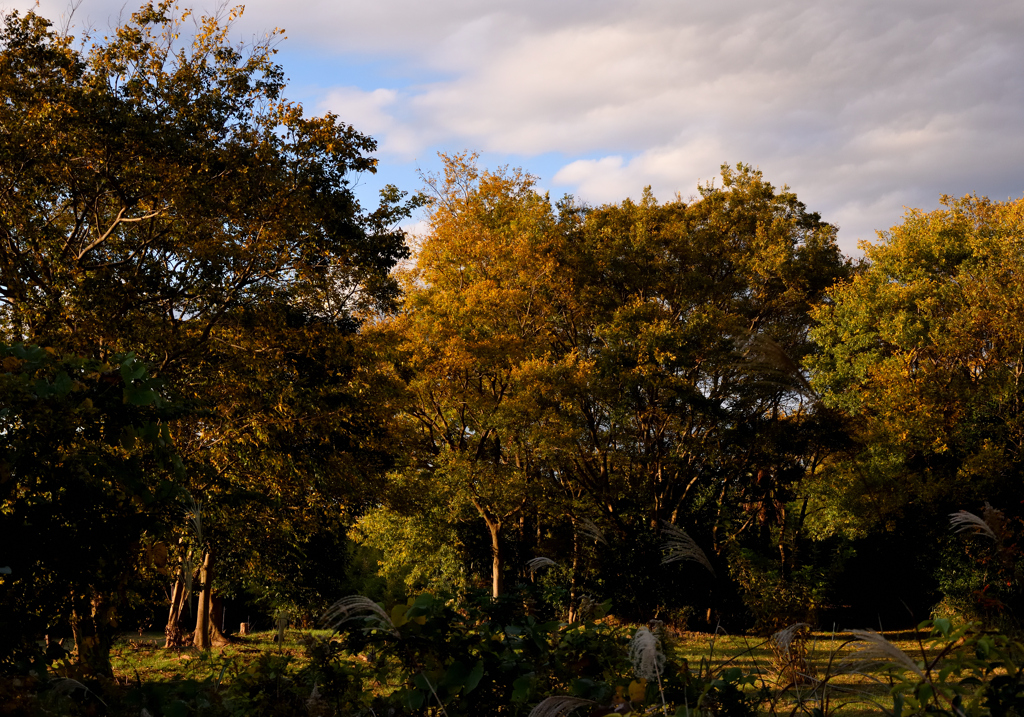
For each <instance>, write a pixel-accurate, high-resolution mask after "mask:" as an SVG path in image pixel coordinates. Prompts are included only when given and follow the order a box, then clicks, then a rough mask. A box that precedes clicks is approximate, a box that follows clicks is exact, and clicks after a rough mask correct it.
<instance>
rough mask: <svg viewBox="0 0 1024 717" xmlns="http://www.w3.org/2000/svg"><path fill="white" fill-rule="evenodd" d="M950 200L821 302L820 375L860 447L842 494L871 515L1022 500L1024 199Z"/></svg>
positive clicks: (900, 229)
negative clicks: (1017, 482) (1018, 479)
mask: <svg viewBox="0 0 1024 717" xmlns="http://www.w3.org/2000/svg"><path fill="white" fill-rule="evenodd" d="M943 205H944V206H943V208H941V209H939V210H936V211H934V212H930V213H926V212H922V211H919V210H911V211H908V213H907V215H906V216H905V217H904V221H903V223H902V224H900V225H898V226H896V227H893V228H892V229H891V230H890V231H888V232H884V233H882V234H881V241H880V242H879V243H877V244H865V245H864V250H865V255H866V259H867V263H866V264H865V265H864V266H863V267H862V270H861V271H860V272H859V273H858V274H857V275H856V276H855V277H853V278H852V279H851V280H850V281H848V282H845V283H843V284H840V285H838V286H836V287H835V288H834V289H832V290H831V291H830V292H829V295H828V299H827V300H826V301H825V302H823V303H822V304H821V305H819V306H818V307H817V308H816V309H815V311H814V317H815V319H816V321H817V326H816V328H815V329H814V331H813V337H814V339H815V341H816V342H817V343H818V345H819V346H820V351H819V352H818V353H816V354H814V355H813V356H811V357H810V358H809V360H808V365H809V366H810V367H811V370H812V377H813V378H812V381H813V383H814V386H815V387H816V388H817V389H818V390H819V391H821V393H822V396H823V400H824V402H825V403H826V404H827V405H829V406H831V407H833V408H835V409H837V410H840V411H843V412H845V413H846V414H847V415H848V416H849V417H850V418H851V419H852V421H853V426H854V427H855V429H856V433H857V437H858V440H859V445H860V450H859V451H857V452H853V453H852V458H851V459H849V460H847V461H846V462H845V463H844V464H842V465H839V466H837V468H838V469H839V471H840V472H841V473H842V474H843V480H839V481H837V482H836V484H835V488H837V489H838V490H837V491H836V493H837V495H838V496H839V497H840V498H842V497H844V496H845V497H846V498H847V500H846V507H847V508H848V509H851V510H857V509H858V508H860V514H861V517H862V518H864V519H866V520H867V521H868V522H869V524H870V522H871V521H874V520H877V519H882V520H887V519H894V518H896V517H897V516H899V515H900V514H901V512H903V511H904V510H905V509H907V508H908V506H913V505H922V504H923V505H926V506H930V507H931V509H932V510H933V511H934V512H933V513H932V519H933V520H934V519H935V518H937V517H938V516H939V515H942V514H943V513H948V512H949V510H950V509H952V508H959V507H960V506H963V505H977V504H980V503H981V502H983V501H984V500H990V501H992V502H994V503H996V504H1002V505H1009V504H1010V503H1011V502H1013V503H1016V501H1017V500H1019V496H1018V493H1019V491H1017V489H1016V488H1015V487H1014V486H1013V485H1012V483H1013V481H1012V480H1009V476H1011V475H1015V474H1016V473H1017V471H1018V470H1019V466H1020V462H1021V459H1022V456H1021V455H1020V446H1021V445H1022V444H1021V440H1020V439H1021V432H1022V429H1024V422H1022V415H1021V412H1020V405H1021V402H1020V386H1019V381H1018V377H1019V375H1020V372H1021V370H1022V363H1021V356H1024V353H1022V351H1024V333H1022V331H1021V322H1020V320H1019V317H1020V314H1021V306H1022V301H1024V294H1022V293H1021V285H1020V282H1019V281H1018V280H1017V277H1018V276H1019V274H1020V271H1021V261H1022V259H1021V257H1022V256H1024V253H1022V252H1021V228H1022V226H1024V200H1018V201H1008V202H1005V203H1000V202H993V201H990V200H988V199H985V198H978V197H973V196H967V197H964V198H962V199H952V198H949V197H944V198H943ZM1003 496H1005V500H1004V499H1003Z"/></svg>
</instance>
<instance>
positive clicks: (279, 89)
mask: <svg viewBox="0 0 1024 717" xmlns="http://www.w3.org/2000/svg"><path fill="white" fill-rule="evenodd" d="M185 16H187V13H186V14H185ZM233 17H234V13H233V14H232V15H230V16H229V17H228V18H227V20H226V21H222V20H221V19H218V18H215V17H208V18H203V19H202V20H201V21H200V23H199V25H198V31H197V32H196V34H195V36H194V37H193V38H192V41H191V43H190V44H186V45H184V46H182V47H179V46H178V44H177V43H178V38H179V34H180V32H181V22H182V20H183V19H184V16H183V17H180V18H176V17H174V8H173V6H172V5H171V4H170V3H168V2H163V3H160V4H157V5H153V4H150V5H146V6H145V7H143V8H142V9H141V10H140V11H139V12H137V13H135V14H134V15H133V16H132V19H131V21H129V22H128V23H126V24H125V25H123V26H122V27H119V28H117V30H116V31H115V32H114V33H112V35H111V36H110V37H108V38H104V39H103V40H102V41H97V42H94V43H92V44H87V45H84V46H83V49H80V50H79V49H76V48H75V46H74V44H73V42H72V38H70V37H67V36H62V35H58V34H55V33H53V32H52V31H51V30H50V29H49V23H48V22H47V21H46V20H44V19H43V18H41V17H39V16H38V15H36V14H34V13H29V14H28V15H25V16H23V17H22V16H20V15H18V14H17V13H12V14H9V15H7V16H6V17H5V19H4V25H3V31H2V32H3V34H2V37H0V96H3V97H4V102H2V103H0V126H3V127H4V132H3V133H0V187H2V189H0V299H2V301H0V334H2V336H3V338H4V339H6V340H7V341H9V342H18V341H28V342H34V343H37V344H42V345H45V346H47V347H51V348H53V349H55V350H56V351H57V352H58V353H59V354H62V355H64V354H68V355H77V356H83V357H87V358H94V359H96V360H99V361H105V360H107V359H108V358H109V357H110V356H112V355H115V354H117V353H118V352H128V351H134V352H135V353H136V355H137V356H138V357H139V359H140V360H143V361H145V362H148V363H150V364H152V365H153V367H154V368H153V373H154V375H156V376H158V377H160V378H161V379H162V380H164V382H165V385H166V390H167V391H168V392H169V393H170V394H172V395H174V396H175V397H176V398H175V400H176V401H177V402H178V403H179V404H180V405H181V406H183V407H184V408H186V409H187V413H188V418H187V419H184V418H183V419H182V420H180V421H179V422H178V423H177V425H176V431H175V440H176V443H177V445H178V447H179V449H180V451H181V454H182V458H183V460H184V461H185V463H186V464H187V466H188V470H187V472H186V475H187V478H186V480H185V485H184V486H183V487H185V488H187V489H188V490H189V491H190V492H191V493H192V494H193V495H195V496H196V497H197V498H200V499H203V500H204V503H205V508H206V510H207V511H208V513H209V521H208V527H209V531H208V538H209V540H210V541H213V542H210V543H209V545H211V546H212V545H215V544H216V545H220V548H219V549H218V550H217V551H216V552H217V560H216V561H214V560H213V558H212V557H211V558H210V559H209V561H207V559H206V556H204V557H203V562H209V563H210V567H211V571H212V574H215V572H216V569H217V565H218V564H220V565H224V566H228V565H231V566H235V567H237V568H239V569H244V570H249V571H257V572H258V571H262V572H263V574H264V576H266V575H268V574H269V573H270V570H268V568H267V566H265V565H261V559H260V558H261V554H262V555H265V554H267V553H276V554H280V553H282V552H287V550H286V548H284V547H282V545H281V543H282V542H291V543H295V536H296V535H297V534H300V533H301V532H302V530H301V529H300V528H298V527H297V526H302V528H305V527H309V528H310V529H311V530H314V529H315V528H316V526H310V525H308V523H309V522H314V521H315V520H317V518H315V516H326V515H328V514H329V513H335V514H336V513H337V512H338V510H339V506H340V505H341V504H343V503H345V502H349V501H351V500H354V499H358V494H359V493H360V492H361V491H364V490H365V489H366V487H365V486H364V485H362V483H363V480H364V479H365V478H367V477H368V476H370V475H372V474H373V473H374V472H375V471H376V468H377V466H379V465H381V463H382V462H386V461H387V457H386V455H385V452H384V451H382V450H380V447H381V445H382V444H381V443H378V442H376V440H377V438H378V437H379V434H380V430H381V429H380V425H379V422H378V421H377V418H376V415H375V413H374V412H373V411H372V410H369V409H368V408H367V403H366V399H367V396H368V395H369V391H368V390H367V388H366V384H367V381H366V377H365V376H363V375H362V374H361V367H360V365H359V361H360V357H361V355H362V352H363V351H364V349H363V348H361V347H360V345H359V340H358V337H357V336H356V334H355V331H356V329H357V327H358V325H359V321H360V315H361V314H364V313H373V312H378V311H381V310H386V309H387V308H388V307H389V306H390V305H391V304H392V302H393V301H394V298H395V295H396V291H397V285H396V283H395V281H394V280H393V279H392V278H391V277H390V275H389V272H390V269H391V268H392V267H393V266H394V264H395V262H396V261H397V260H399V259H400V258H402V257H403V256H405V252H406V250H405V247H404V241H403V235H402V233H401V232H400V231H397V230H395V229H394V225H395V223H396V222H397V221H398V220H400V219H401V218H402V217H404V216H406V215H407V214H408V207H407V206H405V205H403V204H402V195H401V193H400V192H398V191H397V190H396V189H394V188H388V189H386V190H385V191H384V192H383V193H382V204H381V206H380V208H379V209H377V210H375V211H373V212H369V213H368V212H365V211H364V210H363V209H362V208H361V207H360V206H359V204H358V202H357V201H356V199H355V197H354V195H353V193H352V191H351V185H350V181H351V177H352V176H353V175H354V174H355V173H358V172H365V171H373V169H374V166H375V160H374V159H373V158H372V157H370V156H368V153H369V152H372V151H373V150H374V148H375V144H374V142H373V140H372V139H370V138H369V137H366V136H365V135H362V134H360V133H359V132H357V131H356V130H354V129H353V128H351V127H349V126H347V125H345V124H343V123H341V122H339V121H338V118H337V117H335V116H334V115H330V114H328V115H325V116H323V117H306V116H304V114H303V112H302V108H301V107H300V106H298V105H296V104H294V103H292V102H289V101H287V100H286V99H285V98H284V97H283V94H282V93H283V90H284V80H283V71H282V69H281V68H280V67H279V66H278V65H275V64H274V63H273V61H272V58H273V52H274V50H273V43H274V37H275V35H273V34H272V35H271V36H269V37H267V38H264V39H263V40H261V41H257V42H256V43H255V44H252V45H248V46H247V45H233V44H232V43H231V42H230V41H229V39H228V35H229V32H230V27H231V20H232V19H233ZM371 444H372V445H371ZM353 494H356V495H355V497H353ZM306 507H309V508H310V510H308V511H304V510H302V509H303V508H306ZM282 511H286V513H287V514H288V515H289V519H287V520H281V519H280V516H281V512H282ZM178 524H179V526H180V527H179V531H182V530H183V529H184V521H183V520H179V521H178ZM242 552H244V553H245V554H246V557H244V558H243V557H242V556H241V553H242ZM236 577H237V579H236V580H235V582H236V584H238V583H245V582H246V580H245V579H244V576H241V575H239V576H236ZM256 582H257V581H256V580H255V579H252V580H249V581H248V583H249V584H254V583H256ZM217 584H218V580H217V579H216V578H212V579H207V580H204V585H206V586H207V587H206V589H207V590H209V589H211V586H216V585H217ZM221 584H222V585H223V583H221ZM204 640H205V637H204V636H203V635H200V642H203V641H204Z"/></svg>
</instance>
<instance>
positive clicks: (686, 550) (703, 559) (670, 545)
mask: <svg viewBox="0 0 1024 717" xmlns="http://www.w3.org/2000/svg"><path fill="white" fill-rule="evenodd" d="M663 526H664V527H663V532H664V533H665V534H666V535H667V536H668V539H667V540H666V541H665V542H664V543H663V544H662V548H664V549H665V551H666V552H665V557H664V558H662V559H661V564H662V565H668V564H669V563H675V562H677V561H680V560H692V561H693V562H695V563H700V564H701V565H703V566H704V567H705V568H707V569H708V572H710V573H711V574H712V575H714V574H715V569H714V568H713V567H711V561H710V560H708V556H707V555H705V554H704V551H703V550H701V549H700V546H699V545H697V543H695V542H694V540H693V538H691V537H690V536H689V535H687V534H686V531H685V530H683V529H682V528H679V527H677V526H675V525H673V524H672V523H669V522H667V521H666V522H665V523H663Z"/></svg>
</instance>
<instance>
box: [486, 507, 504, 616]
mask: <svg viewBox="0 0 1024 717" xmlns="http://www.w3.org/2000/svg"><path fill="white" fill-rule="evenodd" d="M487 530H488V531H489V532H490V534H491V596H492V597H498V596H500V595H501V590H502V580H501V569H502V559H503V558H504V556H503V555H502V552H501V522H500V521H495V520H490V519H487Z"/></svg>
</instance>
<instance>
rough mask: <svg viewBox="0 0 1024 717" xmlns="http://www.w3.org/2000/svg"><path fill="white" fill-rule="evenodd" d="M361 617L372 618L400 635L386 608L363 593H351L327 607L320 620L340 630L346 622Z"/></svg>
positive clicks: (326, 625)
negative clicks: (385, 610)
mask: <svg viewBox="0 0 1024 717" xmlns="http://www.w3.org/2000/svg"><path fill="white" fill-rule="evenodd" d="M360 619H362V620H372V621H374V622H376V623H377V624H378V625H380V626H381V627H382V628H384V629H386V630H387V631H388V632H390V633H392V634H394V635H398V630H397V629H396V628H395V625H394V623H392V622H391V617H390V616H388V614H387V613H386V612H384V608H382V607H381V606H380V605H378V604H377V603H375V602H374V601H373V600H371V599H370V598H368V597H363V596H362V595H349V596H348V597H343V598H342V599H341V600H338V602H336V603H334V604H333V605H331V606H330V607H329V608H327V612H325V613H324V614H323V616H322V617H321V618H320V621H321V622H322V623H323V624H324V626H325V627H328V628H330V629H331V630H333V631H334V632H338V631H339V630H341V628H342V626H343V625H344V624H345V623H346V622H351V621H352V620H360Z"/></svg>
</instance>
